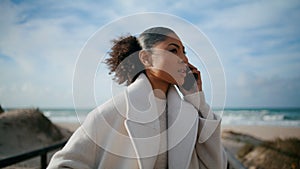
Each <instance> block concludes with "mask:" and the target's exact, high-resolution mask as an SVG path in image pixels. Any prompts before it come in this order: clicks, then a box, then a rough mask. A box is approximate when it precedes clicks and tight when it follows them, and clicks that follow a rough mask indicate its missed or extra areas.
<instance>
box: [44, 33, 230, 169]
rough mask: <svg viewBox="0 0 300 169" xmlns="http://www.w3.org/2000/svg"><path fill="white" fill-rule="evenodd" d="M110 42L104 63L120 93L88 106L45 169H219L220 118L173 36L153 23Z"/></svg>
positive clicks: (221, 153)
mask: <svg viewBox="0 0 300 169" xmlns="http://www.w3.org/2000/svg"><path fill="white" fill-rule="evenodd" d="M113 43H114V45H113V47H112V49H111V52H110V57H109V58H108V59H106V63H107V65H108V66H109V68H110V73H114V76H115V77H114V80H115V81H117V82H118V83H119V84H123V83H126V84H127V85H128V87H127V88H126V91H125V92H124V93H121V94H120V95H118V96H116V97H114V98H113V99H111V100H109V101H108V102H106V103H104V104H103V105H101V106H99V107H98V108H96V109H95V110H93V111H92V112H91V113H90V114H89V115H88V117H87V118H86V120H85V122H84V123H83V124H82V125H81V126H80V127H79V128H78V129H77V131H76V132H75V133H74V134H73V135H72V137H71V138H70V140H69V141H68V143H67V144H66V146H65V147H64V148H63V149H62V150H60V151H58V152H57V153H56V154H55V155H54V156H53V158H52V159H51V161H50V164H49V166H48V168H78V169H83V168H103V169H113V168H125V169H135V168H142V169H152V168H158V169H163V168H172V169H173V168H174V169H175V168H178V169H186V168H190V169H197V168H211V169H217V168H226V164H227V160H226V156H225V152H224V150H223V147H222V144H221V138H220V123H221V120H220V118H219V117H217V116H216V115H214V114H213V112H212V111H210V108H209V106H208V105H207V104H206V102H205V98H204V94H203V92H202V81H201V76H200V72H199V71H198V70H197V68H196V67H194V66H193V65H191V64H190V63H189V62H188V58H187V57H186V56H185V51H184V46H183V44H182V42H181V41H180V39H179V37H178V36H177V35H176V33H175V32H174V31H172V30H171V29H169V28H164V27H154V28H150V29H147V30H145V31H144V32H143V33H142V34H141V35H140V36H139V37H138V38H136V37H134V36H127V37H121V38H119V39H117V40H114V41H113ZM191 74H193V75H194V76H192V77H195V78H190V77H191V76H190V75H191ZM187 76H188V77H189V78H187ZM190 79H194V80H192V81H191V80H190ZM189 84H191V85H189ZM175 86H177V89H178V90H176V89H175ZM179 92H180V93H181V95H182V96H183V99H182V97H180V95H179Z"/></svg>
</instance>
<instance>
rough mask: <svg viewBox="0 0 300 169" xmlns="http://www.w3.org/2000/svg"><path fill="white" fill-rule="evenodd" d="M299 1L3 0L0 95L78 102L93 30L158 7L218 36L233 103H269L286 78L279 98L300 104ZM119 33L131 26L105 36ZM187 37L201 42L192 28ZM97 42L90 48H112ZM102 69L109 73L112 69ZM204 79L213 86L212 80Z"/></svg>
mask: <svg viewBox="0 0 300 169" xmlns="http://www.w3.org/2000/svg"><path fill="white" fill-rule="evenodd" d="M299 8H300V3H299V2H298V1H272V2H269V1H234V0H233V1H227V2H226V3H221V2H220V1H209V2H201V1H200V2H199V1H197V0H189V1H179V2H173V1H163V2H160V4H158V5H157V4H155V3H153V2H152V1H146V0H143V1H138V2H136V1H100V2H99V1H85V2H83V1H72V2H69V1H61V2H55V1H20V2H18V3H16V2H15V1H1V2H0V11H1V12H2V14H1V15H0V23H1V25H0V36H1V39H0V64H1V65H2V66H1V68H0V75H1V78H2V79H1V82H0V101H1V104H4V106H15V105H19V106H22V105H37V106H38V105H45V106H47V105H53V106H55V105H61V106H63V105H67V106H72V99H70V98H72V75H73V70H74V67H75V63H76V58H77V56H78V54H79V52H80V50H81V48H82V47H83V46H84V44H85V42H86V41H87V40H88V38H89V37H90V36H91V35H92V34H93V33H94V32H95V31H96V30H98V29H99V27H101V26H104V25H105V24H107V23H109V22H111V21H113V20H115V19H117V18H119V17H124V16H127V15H129V14H133V13H135V12H145V11H157V12H167V13H170V14H174V15H177V16H179V17H182V18H185V19H187V20H188V21H190V22H192V23H195V24H196V25H197V26H198V27H199V28H200V29H201V30H202V31H203V32H204V33H205V34H206V35H207V37H208V38H209V39H210V40H211V41H212V43H213V44H214V45H215V47H216V49H217V51H218V53H219V55H220V57H221V60H222V62H223V65H224V69H225V73H226V77H227V82H228V93H229V97H228V98H227V100H228V101H229V103H230V105H233V106H238V105H246V106H247V103H249V105H255V104H260V103H261V104H264V103H265V104H266V105H267V104H268V105H271V102H270V100H273V101H274V97H270V96H274V95H273V93H272V92H271V90H272V91H277V90H278V89H280V87H283V86H290V88H291V89H289V90H284V91H286V92H281V93H280V92H275V93H276V94H278V95H280V97H277V98H278V100H277V101H276V102H275V101H274V105H277V103H280V104H281V103H282V105H284V104H286V105H292V104H293V105H299V104H298V103H297V102H295V101H294V100H295V98H296V97H299V96H300V94H299V93H297V92H293V90H299V89H300V87H299V85H298V84H299V78H298V73H297V72H299V71H300V70H299V69H300V60H299V54H300V53H299V52H300V51H299V49H300V48H299V45H300V44H299V42H300V35H299V31H298V28H299V26H300V23H298V19H299V15H300V14H299V13H300V12H299ZM141 22H147V20H141ZM124 24H126V23H124ZM141 25H142V24H132V30H142V29H143V27H142V26H141ZM125 26H128V25H124V27H125ZM182 29H183V30H184V28H182ZM121 33H127V32H124V31H123V30H122V25H120V28H118V29H116V30H110V32H107V35H106V37H103V38H104V39H108V38H114V37H116V36H118V35H120V34H121ZM187 38H188V39H190V43H193V44H198V42H196V41H195V40H193V34H190V35H189V36H188V37H187ZM94 45H95V46H94V48H95V49H96V50H94V51H90V52H91V53H97V52H102V53H101V54H105V52H106V51H107V46H105V45H100V44H96V43H95V44H94ZM97 45H99V48H97ZM106 45H108V46H109V44H108V43H107V44H106ZM202 47H203V48H205V47H204V46H202ZM204 54H205V53H202V55H204ZM99 55H100V53H99ZM197 66H198V65H197ZM102 69H105V68H104V67H103V68H102ZM98 73H99V74H100V75H99V74H97V75H96V76H97V77H99V78H100V77H106V78H107V74H106V73H107V72H105V71H100V72H98ZM204 78H207V77H204ZM98 80H99V79H96V83H97V84H98V83H101V80H99V81H98ZM207 80H209V78H208V79H206V81H207ZM282 81H284V82H285V83H284V84H283V83H282ZM105 82H106V81H105ZM271 84H273V85H271ZM274 84H276V85H274ZM279 84H280V85H279ZM205 85H206V87H205V88H208V89H209V90H210V87H207V86H208V85H210V82H209V83H208V82H205ZM258 89H259V92H256V90H258ZM236 92H238V93H236ZM62 93H63V97H64V99H63V98H61V97H60V96H61V95H62ZM253 94H256V95H255V97H257V98H261V100H260V101H261V102H257V101H254V99H253V97H254V95H253ZM96 97H97V99H100V98H101V96H96ZM105 97H106V96H105ZM28 98H30V99H28ZM38 98H43V100H41V99H40V100H38ZM262 98H263V99H262ZM256 100H257V99H256ZM258 100H259V99H258ZM280 100H281V101H282V102H280ZM284 100H287V101H284ZM100 102H101V101H100ZM250 103H251V104H250ZM275 103H276V104H275ZM283 103H284V104H283Z"/></svg>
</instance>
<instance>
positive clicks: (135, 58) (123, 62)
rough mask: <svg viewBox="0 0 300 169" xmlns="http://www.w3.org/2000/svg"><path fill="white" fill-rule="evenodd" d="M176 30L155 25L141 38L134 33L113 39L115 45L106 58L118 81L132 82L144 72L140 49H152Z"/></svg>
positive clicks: (141, 35)
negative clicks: (133, 34)
mask: <svg viewBox="0 0 300 169" xmlns="http://www.w3.org/2000/svg"><path fill="white" fill-rule="evenodd" d="M170 33H174V34H175V32H174V31H173V30H171V29H169V28H165V27H153V28H149V29H147V30H145V31H144V32H143V33H142V34H140V36H139V38H136V37H135V36H132V35H127V36H121V37H119V38H117V39H114V40H112V43H113V47H112V48H111V51H110V52H109V55H110V57H109V58H107V59H105V63H106V64H107V65H108V67H109V69H110V72H109V74H112V73H114V78H113V80H115V81H116V82H117V83H119V84H123V83H126V85H129V84H131V83H132V82H134V80H135V79H136V78H137V77H138V75H139V74H140V73H142V72H144V69H145V68H144V65H143V64H142V63H141V61H140V59H139V51H140V50H149V51H150V50H151V48H152V47H153V46H154V45H155V44H157V43H158V42H162V41H165V40H166V38H167V37H168V34H170Z"/></svg>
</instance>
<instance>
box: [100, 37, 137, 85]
mask: <svg viewBox="0 0 300 169" xmlns="http://www.w3.org/2000/svg"><path fill="white" fill-rule="evenodd" d="M112 43H113V47H112V48H111V51H110V52H109V55H110V58H107V59H106V60H105V63H106V64H107V65H108V66H109V69H110V72H109V73H110V74H111V73H115V77H114V80H115V81H117V82H118V83H119V84H122V83H124V82H126V83H127V84H130V83H131V81H132V80H133V78H134V77H135V74H134V73H137V71H138V70H135V69H137V68H138V69H140V67H141V66H142V65H141V63H140V61H139V57H138V51H140V50H141V49H142V47H141V46H140V44H139V42H138V40H137V38H136V37H135V36H132V35H128V36H121V37H119V38H117V39H114V40H112ZM129 56H130V57H129ZM138 64H140V65H138Z"/></svg>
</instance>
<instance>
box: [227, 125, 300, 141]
mask: <svg viewBox="0 0 300 169" xmlns="http://www.w3.org/2000/svg"><path fill="white" fill-rule="evenodd" d="M222 131H234V132H237V133H242V134H247V135H251V136H253V137H256V138H258V139H261V140H274V139H276V138H281V139H286V138H299V139H300V127H286V126H262V125H261V126H250V125H245V126H241V125H239V126H230V125H223V126H222Z"/></svg>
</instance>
